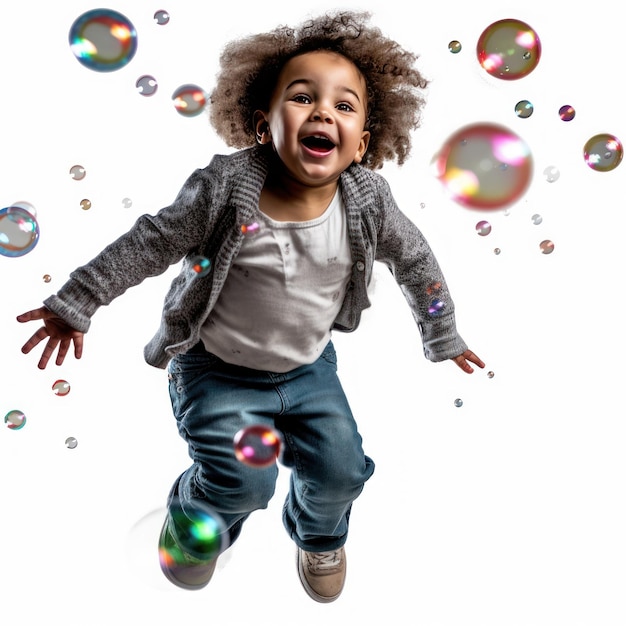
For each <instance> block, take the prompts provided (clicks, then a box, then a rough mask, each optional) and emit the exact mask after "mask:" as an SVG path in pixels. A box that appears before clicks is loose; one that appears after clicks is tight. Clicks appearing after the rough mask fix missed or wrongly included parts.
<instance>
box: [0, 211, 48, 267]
mask: <svg viewBox="0 0 626 626" xmlns="http://www.w3.org/2000/svg"><path fill="white" fill-rule="evenodd" d="M38 241H39V224H38V223H37V219H36V218H35V216H34V215H33V213H31V212H30V211H27V210H26V209H25V208H23V207H22V206H10V207H5V208H4V209H0V254H1V255H2V256H9V257H17V256H24V255H25V254H27V253H29V252H30V251H31V250H32V249H33V248H34V247H35V246H36V245H37V242H38Z"/></svg>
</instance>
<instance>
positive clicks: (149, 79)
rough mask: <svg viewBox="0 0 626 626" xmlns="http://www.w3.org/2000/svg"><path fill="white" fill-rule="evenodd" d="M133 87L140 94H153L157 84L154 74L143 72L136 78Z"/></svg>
mask: <svg viewBox="0 0 626 626" xmlns="http://www.w3.org/2000/svg"><path fill="white" fill-rule="evenodd" d="M135 87H136V88H137V91H138V92H139V93H140V94H141V95H142V96H153V95H154V94H155V93H156V92H157V89H158V88H159V85H158V84H157V81H156V78H154V76H149V75H148V74H144V75H143V76H140V77H139V78H138V79H137V82H136V83H135Z"/></svg>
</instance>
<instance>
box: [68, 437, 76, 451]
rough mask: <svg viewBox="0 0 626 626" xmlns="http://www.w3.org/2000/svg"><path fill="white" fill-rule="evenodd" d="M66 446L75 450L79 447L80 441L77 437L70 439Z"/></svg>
mask: <svg viewBox="0 0 626 626" xmlns="http://www.w3.org/2000/svg"><path fill="white" fill-rule="evenodd" d="M65 445H66V447H67V448H69V449H70V450H73V449H74V448H75V447H76V446H77V445H78V439H76V437H68V438H67V439H66V440H65Z"/></svg>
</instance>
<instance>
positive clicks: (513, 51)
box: [476, 19, 541, 80]
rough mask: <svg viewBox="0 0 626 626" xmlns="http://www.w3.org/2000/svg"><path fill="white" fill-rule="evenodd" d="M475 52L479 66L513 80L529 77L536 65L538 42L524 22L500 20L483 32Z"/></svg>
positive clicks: (534, 34)
mask: <svg viewBox="0 0 626 626" xmlns="http://www.w3.org/2000/svg"><path fill="white" fill-rule="evenodd" d="M476 54H477V56H478V61H479V63H480V65H481V66H482V68H483V69H484V70H485V71H486V72H488V73H489V74H490V75H491V76H494V77H495V78H499V79H502V80H516V79H518V78H523V77H524V76H528V74H530V73H531V72H532V71H533V70H534V69H535V68H536V67H537V64H538V63H539V58H540V57H541V42H540V41H539V37H537V34H536V33H535V31H534V30H533V29H532V28H531V27H530V26H529V25H528V24H526V23H525V22H522V21H520V20H514V19H505V20H499V21H497V22H494V23H493V24H491V25H490V26H488V27H487V28H486V29H485V30H484V31H483V32H482V34H481V36H480V37H479V39H478V43H477V45H476Z"/></svg>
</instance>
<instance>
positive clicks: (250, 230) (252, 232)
mask: <svg viewBox="0 0 626 626" xmlns="http://www.w3.org/2000/svg"><path fill="white" fill-rule="evenodd" d="M260 229H261V227H260V226H259V224H258V223H257V222H252V223H251V224H242V225H241V232H242V234H243V236H244V237H256V235H258V234H259V230H260Z"/></svg>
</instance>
